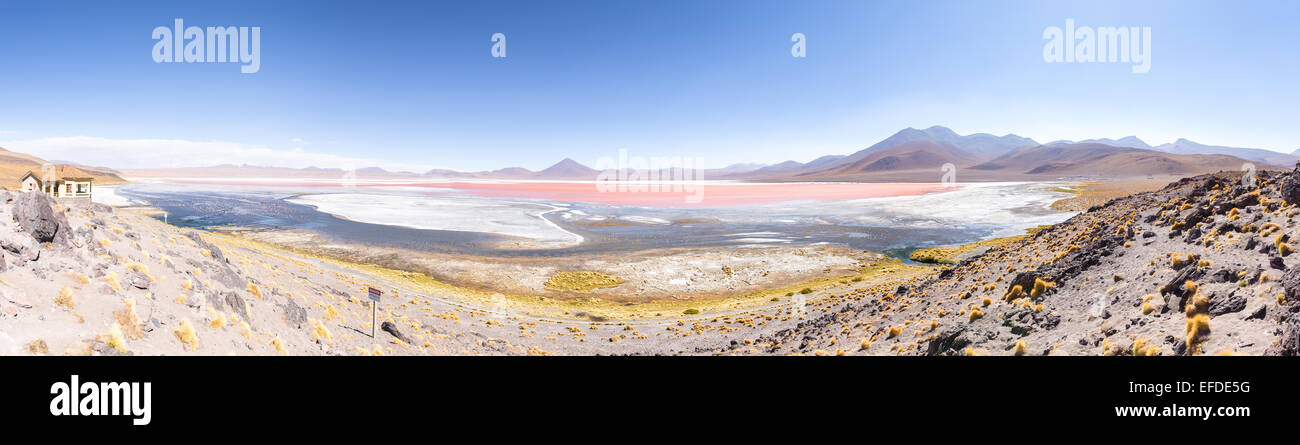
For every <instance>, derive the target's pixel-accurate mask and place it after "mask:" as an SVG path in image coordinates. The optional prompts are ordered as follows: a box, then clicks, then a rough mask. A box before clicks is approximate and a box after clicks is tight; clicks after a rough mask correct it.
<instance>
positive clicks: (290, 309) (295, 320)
mask: <svg viewBox="0 0 1300 445" xmlns="http://www.w3.org/2000/svg"><path fill="white" fill-rule="evenodd" d="M280 307H281V308H282V309H284V323H285V324H287V325H289V326H295V327H301V326H302V324H303V323H306V322H307V310H306V309H303V308H302V306H299V305H298V304H297V303H294V302H293V300H287V301H285V302H284V304H283V305H281V306H280Z"/></svg>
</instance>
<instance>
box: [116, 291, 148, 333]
mask: <svg viewBox="0 0 1300 445" xmlns="http://www.w3.org/2000/svg"><path fill="white" fill-rule="evenodd" d="M123 301H124V302H125V303H126V307H125V308H122V309H118V310H117V311H114V312H113V318H115V319H116V320H117V323H118V324H120V325H121V326H122V329H123V330H124V332H126V336H127V337H128V338H130V339H132V340H139V339H140V337H142V336H144V330H142V329H141V328H140V325H141V324H144V321H143V320H140V315H139V314H137V313H136V312H135V299H134V298H127V299H125V300H123Z"/></svg>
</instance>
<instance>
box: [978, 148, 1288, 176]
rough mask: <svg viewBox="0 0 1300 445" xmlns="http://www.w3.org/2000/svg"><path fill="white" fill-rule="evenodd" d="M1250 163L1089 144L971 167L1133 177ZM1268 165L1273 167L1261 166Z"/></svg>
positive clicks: (1024, 152) (1029, 151)
mask: <svg viewBox="0 0 1300 445" xmlns="http://www.w3.org/2000/svg"><path fill="white" fill-rule="evenodd" d="M1249 162H1250V161H1248V160H1245V159H1242V158H1238V157H1235V156H1228V155H1219V154H1196V155H1188V154H1173V153H1163V152H1158V151H1154V150H1144V149H1139V148H1130V147H1115V146H1111V145H1105V144H1099V143H1085V144H1069V145H1051V146H1045V145H1044V146H1037V147H1031V148H1022V149H1019V150H1015V151H1013V152H1011V153H1008V154H1005V155H1003V156H999V157H998V158H996V159H993V160H991V161H988V162H984V163H981V164H978V165H974V166H971V167H970V168H971V169H972V170H983V171H998V172H1003V173H1007V174H1011V175H1015V174H1024V175H1050V176H1105V177H1133V176H1152V175H1157V176H1158V175H1191V174H1202V173H1209V172H1216V171H1223V170H1228V171H1237V170H1240V169H1241V166H1242V165H1243V164H1246V163H1249ZM1266 167H1271V166H1268V165H1260V166H1257V168H1261V169H1262V168H1266Z"/></svg>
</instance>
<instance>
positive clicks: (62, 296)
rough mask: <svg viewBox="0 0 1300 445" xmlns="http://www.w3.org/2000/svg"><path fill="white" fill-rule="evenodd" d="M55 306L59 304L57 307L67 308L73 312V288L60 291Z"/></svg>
mask: <svg viewBox="0 0 1300 445" xmlns="http://www.w3.org/2000/svg"><path fill="white" fill-rule="evenodd" d="M54 304H57V305H59V306H63V307H65V308H67V309H68V310H72V306H73V302H72V288H70V287H64V288H63V290H60V291H59V296H57V297H54Z"/></svg>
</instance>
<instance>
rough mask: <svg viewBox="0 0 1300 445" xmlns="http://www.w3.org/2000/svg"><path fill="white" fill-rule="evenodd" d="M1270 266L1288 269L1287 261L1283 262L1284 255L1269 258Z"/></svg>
mask: <svg viewBox="0 0 1300 445" xmlns="http://www.w3.org/2000/svg"><path fill="white" fill-rule="evenodd" d="M1268 266H1269V267H1272V268H1274V269H1277V270H1286V262H1283V261H1282V257H1280V256H1274V257H1272V258H1269V259H1268Z"/></svg>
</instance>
